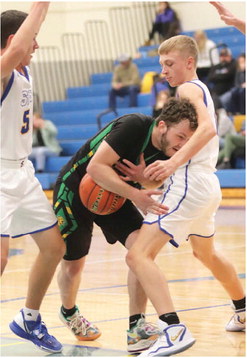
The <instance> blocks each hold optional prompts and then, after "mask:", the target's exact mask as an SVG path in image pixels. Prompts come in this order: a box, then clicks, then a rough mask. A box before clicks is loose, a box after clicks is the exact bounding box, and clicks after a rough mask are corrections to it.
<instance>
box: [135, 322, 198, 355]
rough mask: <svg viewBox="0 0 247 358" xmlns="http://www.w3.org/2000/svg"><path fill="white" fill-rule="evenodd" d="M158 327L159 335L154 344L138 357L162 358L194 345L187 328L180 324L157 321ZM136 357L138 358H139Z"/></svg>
mask: <svg viewBox="0 0 247 358" xmlns="http://www.w3.org/2000/svg"><path fill="white" fill-rule="evenodd" d="M158 326H159V328H160V330H161V335H160V336H159V338H158V339H157V340H156V342H154V344H153V345H152V346H151V347H150V348H149V349H148V350H146V351H144V352H142V353H141V354H140V355H139V357H162V356H170V355H173V354H177V353H180V352H183V351H185V350H186V349H188V348H189V347H191V346H192V345H193V344H194V343H195V339H194V338H193V337H192V335H191V333H190V332H189V330H188V328H187V327H186V326H185V325H184V324H182V323H179V324H172V325H170V326H168V324H167V323H165V322H163V321H161V320H159V322H158ZM139 357H138V358H139Z"/></svg>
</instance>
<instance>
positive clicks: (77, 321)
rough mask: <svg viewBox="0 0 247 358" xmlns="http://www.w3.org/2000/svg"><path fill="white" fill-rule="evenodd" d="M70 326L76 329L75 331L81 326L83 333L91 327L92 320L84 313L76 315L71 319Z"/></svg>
mask: <svg viewBox="0 0 247 358" xmlns="http://www.w3.org/2000/svg"><path fill="white" fill-rule="evenodd" d="M70 326H71V328H72V330H73V329H75V331H76V332H77V331H78V330H79V329H80V328H81V330H82V333H83V334H86V333H87V328H88V327H90V322H88V320H86V318H84V317H83V316H82V315H80V314H79V315H76V316H75V317H74V318H73V319H72V320H71V321H70Z"/></svg>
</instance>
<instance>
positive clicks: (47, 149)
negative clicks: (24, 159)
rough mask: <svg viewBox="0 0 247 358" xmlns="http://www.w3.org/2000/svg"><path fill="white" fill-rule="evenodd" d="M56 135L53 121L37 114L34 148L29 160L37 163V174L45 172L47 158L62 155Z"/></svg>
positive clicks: (34, 121)
mask: <svg viewBox="0 0 247 358" xmlns="http://www.w3.org/2000/svg"><path fill="white" fill-rule="evenodd" d="M56 135H57V128H56V127H55V125H54V124H53V123H52V122H51V121H49V120H47V119H43V118H42V116H41V114H40V113H38V112H35V113H34V114H33V148H32V153H31V154H30V156H29V159H31V160H34V161H35V168H36V172H37V173H42V172H43V171H44V170H45V162H46V158H47V157H56V156H59V155H60V153H61V151H62V148H61V147H60V145H59V143H58V141H57V139H56Z"/></svg>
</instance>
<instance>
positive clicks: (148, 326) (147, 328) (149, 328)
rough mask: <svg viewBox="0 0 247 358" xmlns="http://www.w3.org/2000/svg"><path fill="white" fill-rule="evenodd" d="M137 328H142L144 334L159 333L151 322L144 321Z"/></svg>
mask: <svg viewBox="0 0 247 358" xmlns="http://www.w3.org/2000/svg"><path fill="white" fill-rule="evenodd" d="M139 327H140V328H143V329H144V330H145V332H148V333H152V332H159V329H158V327H155V326H154V325H153V323H151V322H146V321H145V320H144V319H143V320H142V321H141V322H140V325H139Z"/></svg>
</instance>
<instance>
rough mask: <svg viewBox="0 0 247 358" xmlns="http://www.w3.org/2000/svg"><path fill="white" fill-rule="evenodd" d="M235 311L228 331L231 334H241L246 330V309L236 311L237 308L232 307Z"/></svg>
mask: <svg viewBox="0 0 247 358" xmlns="http://www.w3.org/2000/svg"><path fill="white" fill-rule="evenodd" d="M232 308H233V309H234V311H235V314H234V315H233V316H232V318H231V319H230V321H229V322H228V323H227V325H226V331H229V332H241V331H244V330H245V308H243V309H240V310H235V307H234V306H232Z"/></svg>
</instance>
